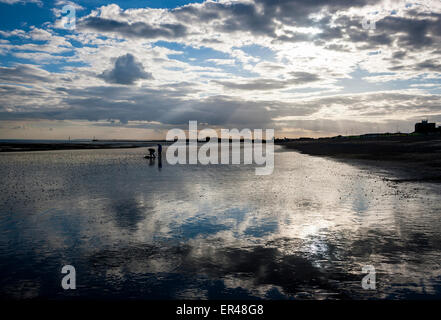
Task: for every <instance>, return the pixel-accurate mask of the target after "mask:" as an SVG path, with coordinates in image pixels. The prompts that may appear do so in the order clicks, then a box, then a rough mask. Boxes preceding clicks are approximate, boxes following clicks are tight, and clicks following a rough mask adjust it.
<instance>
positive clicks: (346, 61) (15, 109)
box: [0, 0, 441, 140]
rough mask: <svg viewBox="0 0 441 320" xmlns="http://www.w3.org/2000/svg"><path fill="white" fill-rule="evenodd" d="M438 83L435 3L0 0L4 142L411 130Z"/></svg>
mask: <svg viewBox="0 0 441 320" xmlns="http://www.w3.org/2000/svg"><path fill="white" fill-rule="evenodd" d="M63 9H65V10H63ZM68 9H70V10H68ZM440 84H441V0H425V1H402V0H333V1H325V0H316V1H311V0H291V1H288V0H277V1H275V0H255V1H249V0H237V1H225V0H219V1H184V0H174V1H171V0H154V1H141V0H125V1H115V0H110V1H95V0H88V1H86V0H84V1H65V0H54V1H41V0H0V139H62V140H64V139H68V137H71V138H72V139H90V138H92V137H96V138H98V139H162V138H164V137H165V135H166V133H167V131H168V130H170V129H173V128H182V129H185V128H188V121H190V120H196V121H198V123H199V127H200V129H203V128H207V127H209V128H214V129H218V130H219V129H220V128H229V129H232V128H238V129H243V128H249V129H275V135H276V137H292V138H294V137H323V136H334V135H339V134H342V135H349V134H361V133H374V132H396V131H401V132H410V131H413V126H414V123H415V122H418V121H420V120H421V119H426V118H427V119H429V120H430V121H433V122H436V121H438V122H441V86H440Z"/></svg>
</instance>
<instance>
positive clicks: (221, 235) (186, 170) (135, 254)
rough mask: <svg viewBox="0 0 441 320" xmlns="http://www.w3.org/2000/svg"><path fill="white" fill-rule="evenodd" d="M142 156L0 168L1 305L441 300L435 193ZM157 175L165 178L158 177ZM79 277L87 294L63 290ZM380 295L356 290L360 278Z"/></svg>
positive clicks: (23, 162) (352, 171)
mask: <svg viewBox="0 0 441 320" xmlns="http://www.w3.org/2000/svg"><path fill="white" fill-rule="evenodd" d="M144 153H145V150H143V149H133V150H94V151H88V150H79V151H54V152H34V153H21V154H1V155H0V176H1V177H2V180H3V181H4V182H3V184H2V185H1V187H0V188H1V190H0V191H1V193H0V201H1V202H0V203H1V206H0V213H1V216H0V240H1V241H0V245H1V251H0V252H1V253H0V268H1V274H2V279H1V282H0V284H1V296H2V297H23V298H24V297H37V296H41V297H58V298H63V297H75V296H80V297H101V298H106V297H125V298H247V297H260V298H273V299H279V298H416V297H420V296H425V297H434V296H437V297H439V296H440V294H441V292H440V281H441V274H440V271H439V270H440V261H441V260H440V258H441V233H440V229H441V228H440V227H441V222H440V219H439V212H440V208H441V204H439V194H440V192H439V191H440V190H439V188H440V187H439V186H438V185H431V184H414V183H399V184H397V183H392V182H390V181H388V180H386V179H384V176H383V175H379V174H376V173H374V172H370V171H369V170H362V169H360V168H357V167H354V166H350V165H348V164H344V163H339V162H336V161H332V160H328V159H324V158H316V157H309V156H306V155H301V154H298V153H295V152H287V151H283V150H280V149H278V150H276V154H275V156H276V159H275V161H276V164H275V171H274V174H273V175H270V176H256V175H255V174H254V168H253V167H252V166H223V165H219V166H190V165H189V166H169V165H168V164H167V163H166V161H162V168H158V164H157V163H156V162H155V163H153V164H151V163H149V161H148V160H145V159H143V158H142V155H143V154H144ZM158 169H160V170H158ZM65 264H72V265H74V266H75V267H76V269H77V285H78V290H76V291H75V292H73V291H72V292H65V291H63V290H62V289H61V287H60V280H61V276H62V275H61V273H60V270H61V267H62V265H65ZM367 264H369V265H374V266H375V267H376V268H377V271H378V275H377V290H376V291H372V292H368V291H365V290H362V288H361V284H360V283H361V278H362V277H363V276H364V275H363V274H362V273H361V269H362V267H363V265H367Z"/></svg>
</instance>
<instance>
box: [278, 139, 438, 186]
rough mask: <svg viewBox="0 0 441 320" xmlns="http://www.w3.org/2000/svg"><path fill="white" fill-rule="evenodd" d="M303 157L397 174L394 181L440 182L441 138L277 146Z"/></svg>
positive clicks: (299, 142) (323, 141)
mask: <svg viewBox="0 0 441 320" xmlns="http://www.w3.org/2000/svg"><path fill="white" fill-rule="evenodd" d="M278 144H281V145H284V146H285V147H286V148H288V149H294V150H297V151H300V152H301V153H304V154H308V155H313V156H324V157H331V158H334V159H338V160H341V161H345V162H348V163H352V164H357V165H369V166H373V167H375V168H376V169H377V170H378V169H379V170H382V169H384V170H388V171H394V173H395V175H396V179H394V181H398V182H401V181H403V182H404V181H427V182H438V183H439V182H441V136H439V135H438V136H403V137H382V138H371V139H359V138H358V139H357V138H338V139H335V138H325V139H315V140H293V141H288V142H282V143H278Z"/></svg>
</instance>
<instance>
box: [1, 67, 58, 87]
mask: <svg viewBox="0 0 441 320" xmlns="http://www.w3.org/2000/svg"><path fill="white" fill-rule="evenodd" d="M0 81H1V82H9V83H11V82H12V83H36V82H49V81H51V79H50V73H49V72H47V71H44V70H42V69H39V68H37V67H35V66H32V65H24V64H22V65H17V66H15V67H12V68H6V67H0Z"/></svg>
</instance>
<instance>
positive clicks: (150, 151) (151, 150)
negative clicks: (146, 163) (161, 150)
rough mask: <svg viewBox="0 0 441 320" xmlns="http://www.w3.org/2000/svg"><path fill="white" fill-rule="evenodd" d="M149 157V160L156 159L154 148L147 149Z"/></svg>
mask: <svg viewBox="0 0 441 320" xmlns="http://www.w3.org/2000/svg"><path fill="white" fill-rule="evenodd" d="M149 157H150V159H153V158H156V156H155V149H154V148H149Z"/></svg>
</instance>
